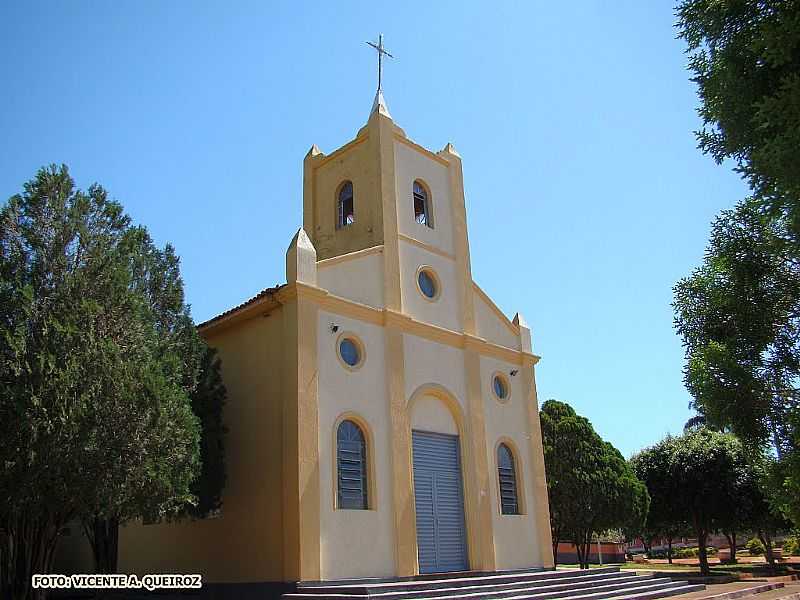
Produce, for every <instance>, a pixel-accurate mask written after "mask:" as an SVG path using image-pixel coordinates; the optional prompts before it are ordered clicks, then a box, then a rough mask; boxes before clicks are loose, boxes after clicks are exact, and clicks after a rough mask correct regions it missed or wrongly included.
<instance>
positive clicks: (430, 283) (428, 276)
mask: <svg viewBox="0 0 800 600" xmlns="http://www.w3.org/2000/svg"><path fill="white" fill-rule="evenodd" d="M417 283H419V289H420V291H421V292H422V293H423V294H424V295H425V297H426V298H428V299H430V300H433V299H434V298H436V294H437V293H438V292H439V289H438V286H437V285H436V276H435V275H434V274H433V272H432V271H429V270H428V269H421V270H420V272H419V275H417Z"/></svg>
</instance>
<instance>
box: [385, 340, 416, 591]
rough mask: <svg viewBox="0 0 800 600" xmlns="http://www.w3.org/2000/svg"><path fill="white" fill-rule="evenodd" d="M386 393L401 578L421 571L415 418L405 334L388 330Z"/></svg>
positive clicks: (395, 524)
mask: <svg viewBox="0 0 800 600" xmlns="http://www.w3.org/2000/svg"><path fill="white" fill-rule="evenodd" d="M385 340H386V341H385V344H386V346H385V355H386V361H387V364H391V365H393V367H392V368H391V369H388V370H387V373H386V392H387V395H388V397H389V420H390V422H391V434H390V435H391V445H392V455H391V462H392V500H393V501H394V542H395V549H394V557H395V569H396V572H397V573H396V574H397V576H398V577H409V576H412V575H416V574H418V573H419V563H418V556H417V515H416V510H415V504H414V478H413V474H412V470H411V419H410V417H409V412H408V410H407V406H406V394H405V369H406V367H405V353H404V349H403V334H402V332H400V331H397V330H392V329H387V330H386V335H385Z"/></svg>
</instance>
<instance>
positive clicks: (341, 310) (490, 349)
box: [203, 282, 540, 365]
mask: <svg viewBox="0 0 800 600" xmlns="http://www.w3.org/2000/svg"><path fill="white" fill-rule="evenodd" d="M298 296H303V297H305V298H308V299H310V300H313V301H314V302H315V303H316V304H317V305H318V306H319V307H320V308H322V309H324V310H327V311H329V312H332V313H335V314H338V315H342V316H343V317H350V318H353V319H357V320H359V321H363V322H365V323H370V324H372V325H381V326H384V327H393V328H395V329H399V330H401V331H403V332H404V333H410V334H413V335H418V336H419V337H422V338H425V339H427V340H431V341H433V342H437V343H440V344H444V345H446V346H452V347H454V348H471V349H474V350H475V351H476V352H478V353H479V354H481V355H482V356H491V357H494V358H497V359H498V360H502V361H505V362H509V363H512V364H516V365H535V364H536V363H538V362H539V359H540V357H539V356H537V355H535V354H529V353H527V352H520V351H519V350H516V349H513V348H506V347H505V346H499V345H497V344H493V343H492V342H489V341H487V340H485V339H483V338H480V337H477V336H475V335H470V334H466V333H458V332H457V331H452V330H450V329H445V328H444V327H439V326H438V325H432V324H430V323H424V322H422V321H418V320H416V319H414V318H412V317H409V316H408V315H405V314H403V313H400V312H397V311H395V310H390V309H388V308H384V309H380V308H374V307H372V306H368V305H366V304H361V303H360V302H356V301H354V300H349V299H347V298H342V297H341V296H336V295H334V294H331V293H330V292H328V291H327V290H324V289H322V288H319V287H316V286H313V285H309V284H307V283H302V282H295V283H292V284H288V285H286V286H284V287H282V288H281V289H280V290H279V291H278V292H276V293H275V295H274V296H270V297H268V298H267V299H266V300H264V301H262V300H259V301H258V302H256V303H254V304H253V305H252V306H247V307H245V308H243V309H242V311H241V312H235V313H232V314H231V315H229V316H228V317H225V318H223V319H221V320H220V321H218V322H215V323H212V324H211V325H209V326H208V327H207V328H204V329H203V334H204V335H211V334H212V333H217V332H218V331H219V330H221V329H223V328H227V327H229V326H231V325H233V324H235V323H239V322H241V321H245V320H247V319H250V318H254V317H257V316H259V315H264V316H266V315H267V314H269V312H270V311H271V310H273V309H274V308H276V307H277V306H280V305H282V304H286V303H288V302H291V301H292V300H294V299H295V298H297V297H298Z"/></svg>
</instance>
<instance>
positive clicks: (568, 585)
mask: <svg viewBox="0 0 800 600" xmlns="http://www.w3.org/2000/svg"><path fill="white" fill-rule="evenodd" d="M651 579H653V577H652V575H647V576H641V575H635V574H632V573H631V574H625V573H602V574H598V575H590V576H582V577H564V578H558V579H552V580H550V581H548V580H544V581H542V580H539V581H512V582H503V583H484V582H483V581H484V580H483V579H480V578H475V579H472V580H470V583H469V584H465V583H464V582H461V584H460V585H455V586H453V585H451V586H448V587H428V586H416V587H415V588H414V589H402V590H398V589H391V590H390V591H384V590H383V589H380V590H379V591H367V593H368V594H369V597H370V598H376V599H378V600H414V599H415V598H419V597H420V596H421V595H426V596H430V595H433V596H437V597H444V596H459V597H462V596H463V597H470V598H472V597H474V596H475V595H476V594H477V595H481V597H485V598H490V597H491V598H503V597H505V596H513V595H515V594H520V593H521V592H525V591H530V590H536V591H537V592H541V593H548V592H552V593H562V592H568V591H573V590H582V589H588V588H593V587H596V586H599V585H603V586H608V585H613V586H616V587H624V586H625V585H630V584H632V583H636V582H640V581H648V580H651ZM320 594H323V595H336V596H341V595H347V594H350V595H354V596H361V595H366V594H365V593H364V590H363V589H361V588H359V589H353V588H350V587H348V588H344V589H343V588H341V587H336V586H333V587H320V588H317V589H315V590H314V593H307V592H305V591H303V592H299V593H296V594H286V595H285V596H284V597H285V598H286V600H314V599H315V598H316V599H317V600H318V599H319V595H320ZM554 597H560V596H554Z"/></svg>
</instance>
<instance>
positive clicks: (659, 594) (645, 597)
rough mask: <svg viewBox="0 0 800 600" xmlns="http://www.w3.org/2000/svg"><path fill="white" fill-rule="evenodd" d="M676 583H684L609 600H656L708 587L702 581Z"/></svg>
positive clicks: (609, 599)
mask: <svg viewBox="0 0 800 600" xmlns="http://www.w3.org/2000/svg"><path fill="white" fill-rule="evenodd" d="M676 583H681V584H682V585H679V586H676V587H672V588H666V589H662V590H655V591H652V592H644V593H642V592H636V593H633V594H630V595H626V596H613V597H611V598H608V599H607V600H655V599H656V598H668V597H670V596H679V595H681V594H688V593H689V592H696V591H699V590H704V589H705V587H706V586H705V585H703V584H702V583H693V584H690V583H689V582H688V581H680V582H676Z"/></svg>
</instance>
